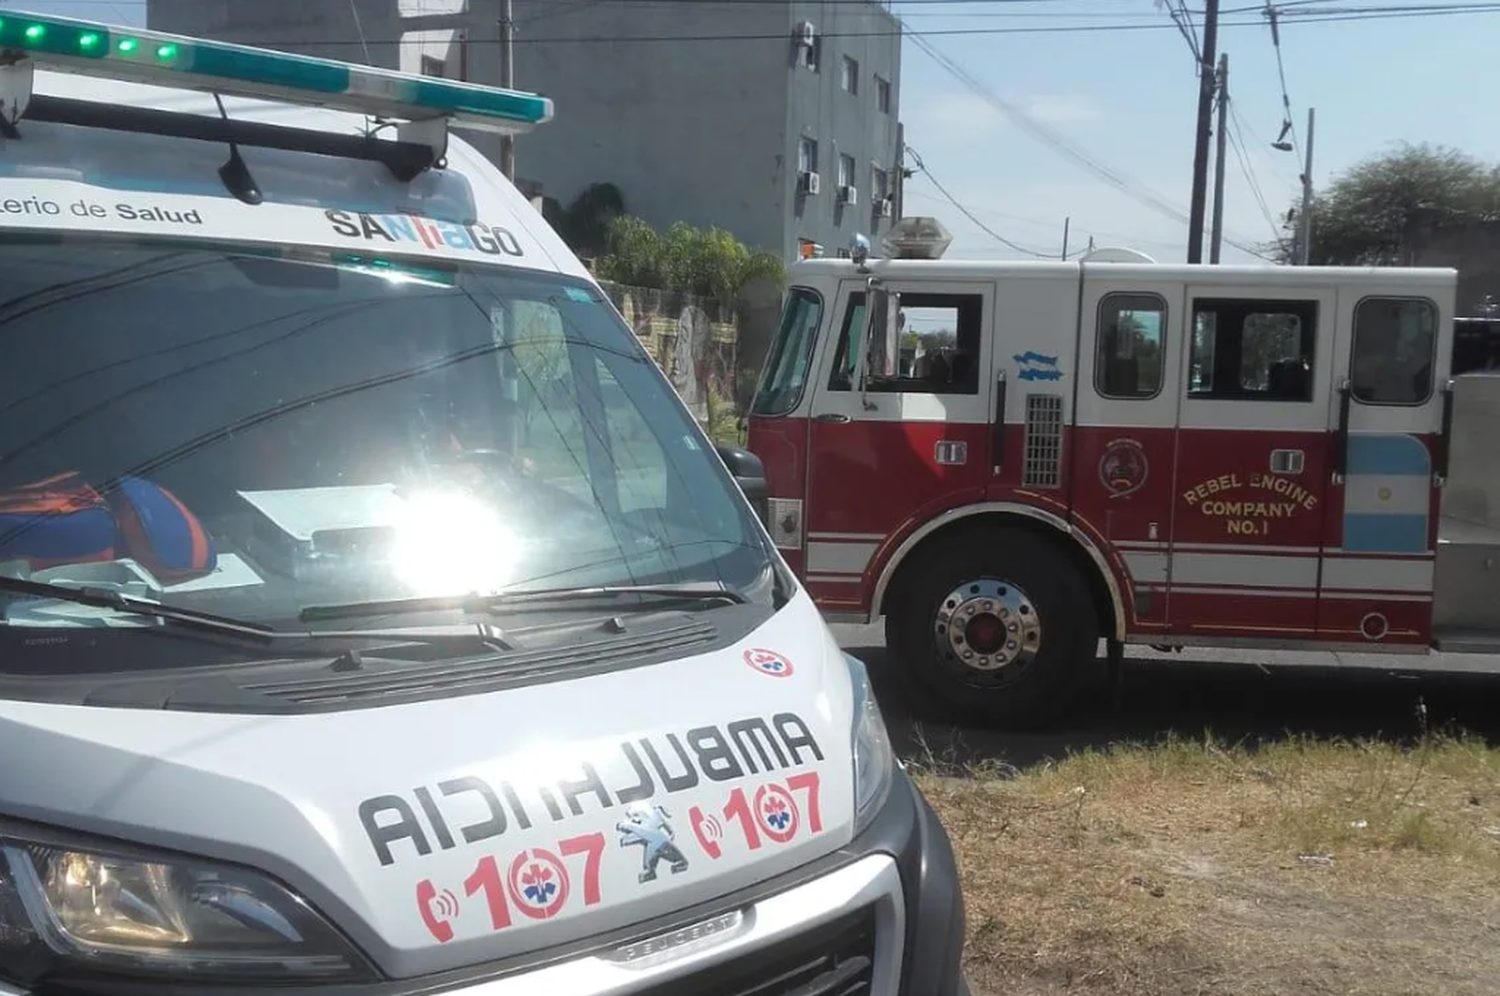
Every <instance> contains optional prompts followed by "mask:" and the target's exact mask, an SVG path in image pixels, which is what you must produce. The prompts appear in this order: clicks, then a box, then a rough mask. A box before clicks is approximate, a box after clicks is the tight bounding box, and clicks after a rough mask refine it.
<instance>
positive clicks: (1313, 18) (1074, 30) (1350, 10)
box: [240, 0, 1500, 48]
mask: <svg viewBox="0 0 1500 996" xmlns="http://www.w3.org/2000/svg"><path fill="white" fill-rule="evenodd" d="M656 2H661V0H656ZM1257 9H1259V8H1257ZM1338 10H1339V11H1340V13H1334V14H1325V13H1324V12H1323V11H1320V10H1309V11H1307V12H1306V13H1304V14H1299V15H1298V16H1297V17H1296V18H1295V21H1296V22H1297V23H1299V24H1336V23H1348V22H1354V21H1395V20H1405V19H1408V18H1418V19H1422V18H1428V17H1446V16H1453V15H1462V14H1495V13H1500V3H1469V4H1427V5H1422V6H1414V7H1410V8H1403V9H1397V10H1394V12H1393V11H1392V9H1391V8H1386V7H1344V8H1338ZM1247 12H1248V11H1247ZM1285 15H1286V12H1285V11H1283V12H1282V15H1281V16H1282V18H1283V19H1285ZM1037 16H1038V17H1043V16H1047V15H1041V14H1039V15H1037ZM1100 16H1107V15H1100ZM1264 26H1265V21H1264V19H1263V18H1262V19H1260V20H1238V21H1226V20H1220V22H1219V30H1221V31H1222V30H1224V29H1226V28H1263V27H1264ZM1177 30H1179V29H1178V27H1177V25H1176V24H1174V23H1161V22H1159V21H1157V22H1132V23H1120V22H1113V23H1110V22H1106V23H1100V24H1041V25H1024V26H1010V27H994V28H988V27H983V28H973V27H971V28H932V29H923V30H921V31H920V32H918V31H911V30H903V29H902V28H899V27H898V28H896V29H894V30H876V31H825V32H822V35H821V36H822V37H823V38H897V39H899V38H912V37H915V36H916V35H918V34H920V35H923V36H926V37H929V38H933V37H942V36H949V37H990V36H998V35H1071V34H1096V33H1098V32H1102V31H1109V32H1118V31H1177ZM787 37H788V35H787V33H786V32H774V33H767V32H761V33H742V34H727V33H699V34H670V35H667V34H663V35H623V36H621V35H609V36H604V35H598V36H588V35H556V36H548V37H530V38H517V39H516V42H515V43H516V44H517V45H558V44H600V45H622V44H652V43H660V44H669V43H674V42H725V43H727V42H767V41H777V42H779V41H786V40H787ZM240 43H241V44H248V45H257V46H261V47H266V48H284V47H287V46H293V45H308V44H312V43H313V42H312V40H311V39H309V38H305V37H304V38H286V39H281V40H273V39H242V40H240ZM316 43H317V44H318V45H320V46H348V45H359V44H360V42H359V40H358V39H348V38H343V39H340V38H327V39H318V40H317V42H316ZM371 44H372V45H376V44H383V45H402V44H407V45H416V44H419V41H418V40H417V39H414V38H408V39H402V40H400V41H387V42H372V43H371Z"/></svg>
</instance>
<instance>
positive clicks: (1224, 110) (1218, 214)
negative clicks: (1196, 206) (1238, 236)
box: [1208, 52, 1229, 263]
mask: <svg viewBox="0 0 1500 996" xmlns="http://www.w3.org/2000/svg"><path fill="white" fill-rule="evenodd" d="M1228 118H1229V53H1227V52H1226V53H1224V54H1223V55H1221V56H1219V133H1218V134H1217V135H1215V136H1214V141H1215V142H1216V143H1217V145H1216V146H1215V149H1214V220H1213V232H1212V234H1210V236H1209V242H1208V261H1209V262H1210V263H1217V262H1218V261H1219V250H1220V249H1221V248H1222V247H1223V245H1224V152H1225V148H1224V147H1225V145H1227V144H1228V137H1229V121H1228Z"/></svg>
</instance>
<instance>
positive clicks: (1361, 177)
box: [1270, 143, 1500, 266]
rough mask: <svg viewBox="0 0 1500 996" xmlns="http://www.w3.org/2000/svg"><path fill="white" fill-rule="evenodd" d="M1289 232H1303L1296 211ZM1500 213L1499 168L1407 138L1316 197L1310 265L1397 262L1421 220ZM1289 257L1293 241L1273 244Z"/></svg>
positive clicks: (1279, 255)
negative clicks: (1403, 246)
mask: <svg viewBox="0 0 1500 996" xmlns="http://www.w3.org/2000/svg"><path fill="white" fill-rule="evenodd" d="M1297 210H1299V208H1294V209H1293V212H1291V213H1290V214H1289V216H1288V218H1289V220H1288V224H1287V226H1286V227H1287V229H1288V230H1289V231H1294V230H1295V229H1296V225H1297V222H1296V211H1297ZM1496 218H1500V169H1497V168H1496V167H1495V166H1493V165H1490V164H1487V163H1484V162H1482V161H1480V160H1478V159H1475V158H1474V157H1472V156H1469V155H1467V154H1465V153H1463V152H1460V151H1458V150H1456V149H1450V148H1446V147H1443V146H1430V145H1425V144H1424V145H1410V144H1406V143H1403V144H1402V145H1400V146H1399V147H1397V148H1396V150H1395V151H1393V152H1389V153H1385V154H1383V155H1378V156H1372V157H1370V158H1369V159H1366V160H1364V161H1363V162H1361V163H1359V164H1358V165H1356V166H1354V167H1353V168H1352V169H1350V170H1348V171H1347V172H1345V173H1344V174H1342V175H1340V176H1338V177H1336V178H1335V179H1334V180H1333V182H1332V183H1331V184H1329V186H1328V188H1327V189H1326V190H1325V191H1324V192H1323V194H1322V195H1321V196H1319V197H1316V198H1315V199H1314V208H1313V216H1312V220H1313V237H1312V251H1311V253H1310V254H1309V259H1308V262H1309V263H1312V264H1313V265H1315V266H1316V265H1334V266H1394V265H1398V264H1399V263H1400V262H1401V250H1402V245H1403V241H1404V239H1405V237H1406V236H1407V234H1408V232H1409V230H1410V227H1411V226H1412V225H1413V224H1414V223H1416V222H1419V221H1420V222H1427V223H1433V224H1439V225H1442V224H1462V223H1467V222H1476V221H1492V220H1494V219H1496ZM1270 248H1271V250H1272V251H1273V252H1274V253H1275V254H1276V258H1278V259H1279V260H1280V261H1281V262H1290V261H1291V254H1292V252H1293V247H1292V245H1291V244H1290V241H1289V240H1287V241H1283V242H1282V243H1280V244H1278V245H1276V246H1273V247H1270Z"/></svg>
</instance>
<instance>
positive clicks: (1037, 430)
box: [1021, 394, 1063, 488]
mask: <svg viewBox="0 0 1500 996" xmlns="http://www.w3.org/2000/svg"><path fill="white" fill-rule="evenodd" d="M1062 450H1063V399H1062V395H1060V394H1028V395H1026V451H1025V462H1024V463H1022V465H1021V483H1022V485H1024V486H1025V487H1028V488H1060V487H1062Z"/></svg>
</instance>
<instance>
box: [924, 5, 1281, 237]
mask: <svg viewBox="0 0 1500 996" xmlns="http://www.w3.org/2000/svg"><path fill="white" fill-rule="evenodd" d="M927 34H928V33H927V32H913V33H912V34H911V35H910V36H909V37H910V38H911V41H912V44H914V45H915V46H916V47H917V48H919V49H921V50H922V51H923V52H925V53H926V54H927V55H928V56H929V57H931V58H932V59H933V60H934V61H935V62H937V63H938V65H939V66H941V67H942V68H943V69H945V70H947V71H948V73H949V74H951V75H952V76H953V77H954V78H955V79H957V80H958V81H959V82H960V83H962V84H964V86H966V87H967V88H968V89H969V90H970V91H972V92H973V93H974V94H975V95H976V96H978V97H979V98H980V99H982V100H984V101H985V102H987V103H989V104H991V105H992V106H994V107H996V108H997V109H998V110H1000V111H1001V112H1002V113H1003V114H1005V115H1006V116H1007V117H1009V118H1010V119H1011V120H1013V121H1015V122H1016V123H1017V124H1018V125H1019V126H1020V127H1021V128H1022V130H1024V131H1027V132H1029V133H1030V134H1031V135H1032V137H1034V138H1036V139H1038V140H1039V141H1041V142H1042V143H1043V144H1045V145H1048V146H1051V147H1052V148H1053V149H1055V150H1056V151H1058V152H1060V153H1062V154H1063V155H1064V156H1066V157H1068V158H1069V159H1072V160H1073V161H1074V162H1076V163H1078V164H1079V165H1080V166H1082V167H1083V168H1084V169H1086V170H1088V171H1089V172H1091V173H1093V174H1094V175H1096V176H1098V177H1099V178H1101V179H1103V180H1104V181H1105V182H1106V183H1108V184H1110V185H1111V186H1113V187H1115V188H1116V189H1118V190H1120V191H1121V192H1122V193H1124V194H1125V195H1126V196H1128V197H1130V198H1131V199H1133V200H1135V201H1137V202H1139V203H1141V204H1143V205H1145V206H1146V207H1149V208H1151V209H1152V210H1153V211H1156V212H1157V213H1159V214H1163V215H1165V216H1166V217H1168V218H1171V219H1172V220H1174V221H1176V222H1178V223H1180V224H1183V225H1186V224H1188V215H1187V214H1186V213H1184V212H1183V211H1181V210H1179V209H1178V208H1177V207H1175V206H1174V205H1172V204H1171V203H1169V202H1168V201H1167V200H1166V199H1165V198H1163V197H1162V196H1161V195H1160V194H1157V193H1155V192H1154V191H1152V190H1150V189H1149V188H1147V187H1145V186H1144V185H1142V184H1140V183H1139V182H1137V181H1135V180H1133V179H1131V178H1129V177H1127V176H1125V175H1124V174H1122V173H1119V172H1117V171H1115V170H1113V169H1111V168H1110V167H1108V166H1106V165H1105V164H1104V163H1102V162H1100V161H1099V160H1097V159H1095V158H1094V157H1093V156H1091V155H1089V154H1088V153H1087V152H1085V151H1083V150H1082V149H1080V148H1078V147H1077V146H1075V145H1073V144H1072V143H1071V142H1069V141H1068V140H1067V139H1066V138H1064V137H1063V136H1062V135H1060V134H1058V133H1057V132H1056V131H1054V130H1053V129H1051V128H1049V127H1047V126H1046V125H1045V124H1042V123H1041V122H1039V121H1037V120H1035V119H1034V118H1032V117H1031V116H1030V115H1028V114H1027V113H1026V112H1025V111H1023V110H1022V109H1021V108H1019V107H1017V106H1016V105H1014V104H1012V103H1011V102H1009V101H1007V100H1005V99H1004V98H1002V97H1000V96H999V95H998V94H996V93H995V92H994V91H992V90H991V89H990V88H989V87H987V86H985V84H984V83H982V82H981V81H979V80H978V79H976V78H975V77H974V76H973V75H972V74H971V73H969V72H968V71H967V70H965V69H964V68H963V67H962V66H960V65H958V64H957V63H956V62H954V61H953V60H952V59H950V58H948V57H947V56H946V55H944V54H943V53H942V52H940V51H939V50H938V49H937V48H936V47H934V46H933V45H932V44H931V43H930V42H928V41H927V39H926V36H927ZM1224 241H1226V242H1228V243H1229V244H1230V245H1232V246H1234V247H1235V248H1237V249H1239V250H1241V251H1243V252H1247V253H1250V254H1251V255H1253V256H1260V257H1261V258H1262V259H1265V258H1267V257H1265V256H1264V255H1263V254H1262V253H1260V252H1259V251H1258V250H1256V249H1255V248H1253V247H1251V246H1249V245H1246V244H1245V243H1243V242H1240V241H1236V240H1234V239H1231V238H1229V237H1227V236H1226V237H1225V239H1224Z"/></svg>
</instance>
